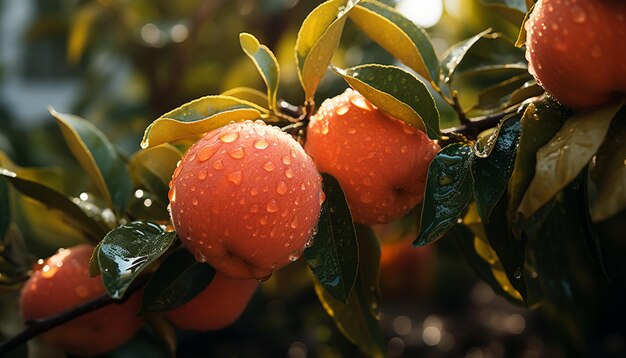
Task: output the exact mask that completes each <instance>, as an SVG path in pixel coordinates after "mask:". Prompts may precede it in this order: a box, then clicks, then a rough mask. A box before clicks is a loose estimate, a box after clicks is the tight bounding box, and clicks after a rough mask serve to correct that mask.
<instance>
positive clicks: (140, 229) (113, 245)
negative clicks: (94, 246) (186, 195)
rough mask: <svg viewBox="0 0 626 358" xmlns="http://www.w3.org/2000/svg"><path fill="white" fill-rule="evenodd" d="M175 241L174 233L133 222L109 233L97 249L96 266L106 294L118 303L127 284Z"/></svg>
mask: <svg viewBox="0 0 626 358" xmlns="http://www.w3.org/2000/svg"><path fill="white" fill-rule="evenodd" d="M174 239H176V233H175V232H166V231H165V230H164V228H163V227H161V226H159V225H156V224H153V223H150V222H147V221H133V222H131V223H128V224H125V225H122V226H120V227H118V228H117V229H114V230H112V231H111V232H109V233H108V234H107V235H106V236H105V237H104V239H103V240H102V242H101V243H100V245H98V254H97V259H98V264H99V266H100V272H101V273H102V281H103V283H104V287H105V288H106V290H107V293H108V294H109V295H110V296H111V297H113V298H115V299H121V298H122V297H123V296H124V293H125V292H126V290H127V289H128V287H129V286H130V284H131V283H132V282H133V281H134V280H135V279H136V278H137V276H139V274H141V272H142V271H143V270H144V269H145V268H146V267H148V266H149V265H150V264H151V263H152V262H153V261H154V260H156V259H157V258H159V257H160V256H161V255H163V253H165V251H167V249H168V248H169V247H170V245H171V244H172V242H174Z"/></svg>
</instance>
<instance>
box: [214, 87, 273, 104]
mask: <svg viewBox="0 0 626 358" xmlns="http://www.w3.org/2000/svg"><path fill="white" fill-rule="evenodd" d="M221 95H222V96H229V97H235V98H239V99H242V100H244V101H247V102H250V103H253V104H256V105H257V106H259V107H262V108H265V107H266V106H267V105H268V103H269V100H268V98H267V94H265V93H263V92H261V91H259V90H255V89H254V88H249V87H235V88H231V89H229V90H227V91H224V92H222V94H221Z"/></svg>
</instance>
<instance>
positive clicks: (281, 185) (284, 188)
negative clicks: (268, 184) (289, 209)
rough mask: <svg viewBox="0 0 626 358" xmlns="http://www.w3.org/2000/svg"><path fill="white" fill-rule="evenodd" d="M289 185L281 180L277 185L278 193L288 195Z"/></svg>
mask: <svg viewBox="0 0 626 358" xmlns="http://www.w3.org/2000/svg"><path fill="white" fill-rule="evenodd" d="M287 189H288V188H287V184H285V182H284V181H282V180H279V181H278V182H277V183H276V192H277V193H278V194H280V195H285V194H286V193H287Z"/></svg>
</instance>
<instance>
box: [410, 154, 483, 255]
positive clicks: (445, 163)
mask: <svg viewBox="0 0 626 358" xmlns="http://www.w3.org/2000/svg"><path fill="white" fill-rule="evenodd" d="M473 161H474V152H473V150H472V147H471V146H470V145H469V144H464V143H453V144H450V145H448V146H447V147H445V148H443V149H442V150H441V151H440V152H439V153H437V155H436V156H435V158H434V159H433V161H432V162H431V163H430V167H429V168H428V180H427V182H426V191H425V193H424V202H423V209H422V220H421V227H420V233H419V235H418V236H417V238H416V239H415V241H413V245H415V246H423V245H426V244H429V243H431V242H433V241H435V240H438V239H439V238H441V237H442V236H444V235H445V233H446V232H447V231H448V230H449V229H450V228H451V227H452V226H454V225H455V224H456V222H457V219H459V217H460V216H461V215H462V214H463V210H465V207H466V206H467V205H468V204H469V202H470V201H471V200H472V198H473V191H472V185H473V181H472V175H471V171H470V168H471V165H472V162H473Z"/></svg>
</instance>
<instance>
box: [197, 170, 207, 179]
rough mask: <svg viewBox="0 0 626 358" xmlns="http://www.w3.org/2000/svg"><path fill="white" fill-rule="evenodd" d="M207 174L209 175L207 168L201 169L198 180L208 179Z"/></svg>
mask: <svg viewBox="0 0 626 358" xmlns="http://www.w3.org/2000/svg"><path fill="white" fill-rule="evenodd" d="M206 175H207V171H206V169H202V170H200V172H199V173H198V180H204V179H206Z"/></svg>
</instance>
